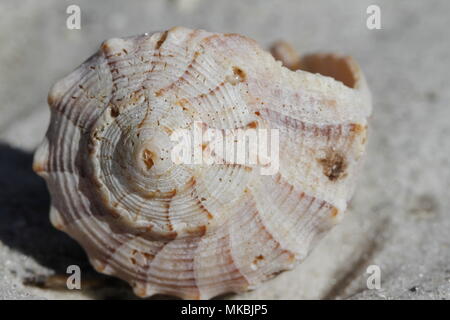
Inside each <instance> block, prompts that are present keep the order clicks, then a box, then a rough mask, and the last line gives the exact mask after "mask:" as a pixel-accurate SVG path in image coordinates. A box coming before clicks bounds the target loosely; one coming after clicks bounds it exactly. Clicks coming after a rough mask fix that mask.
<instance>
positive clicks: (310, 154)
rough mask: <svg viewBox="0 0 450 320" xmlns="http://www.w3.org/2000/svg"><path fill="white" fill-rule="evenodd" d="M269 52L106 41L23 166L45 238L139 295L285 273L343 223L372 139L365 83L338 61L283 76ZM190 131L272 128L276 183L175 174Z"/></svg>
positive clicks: (251, 44) (188, 167)
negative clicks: (182, 133) (46, 206)
mask: <svg viewBox="0 0 450 320" xmlns="http://www.w3.org/2000/svg"><path fill="white" fill-rule="evenodd" d="M286 52H287V53H286ZM272 53H273V54H270V53H269V52H266V51H264V50H263V49H261V48H260V47H259V46H258V44H257V43H256V42H255V41H253V40H251V39H249V38H247V37H244V36H241V35H237V34H220V33H210V32H206V31H203V30H191V29H187V28H182V27H176V28H172V29H170V30H168V31H165V32H157V33H154V34H144V35H140V36H134V37H128V38H115V39H110V40H107V41H105V42H104V43H103V44H102V46H101V48H100V50H99V51H98V52H97V53H96V54H94V55H93V56H92V57H91V58H89V59H88V60H87V61H86V62H84V63H83V64H82V65H81V66H79V67H78V68H77V69H76V70H75V71H73V72H72V73H70V74H69V75H68V76H67V77H65V78H63V79H62V80H60V81H59V82H57V83H56V84H55V85H54V86H53V88H52V89H51V91H50V93H49V97H48V103H49V105H50V109H51V121H50V125H49V128H48V131H47V134H46V136H45V138H44V141H43V142H42V144H41V145H40V147H39V148H38V150H37V151H36V153H35V159H34V164H33V168H34V170H35V171H36V172H37V173H38V174H39V175H41V176H42V177H44V178H45V180H46V182H47V185H48V188H49V190H50V193H51V196H52V206H51V212H50V218H51V222H52V224H53V225H54V226H55V227H56V228H58V229H60V230H62V231H64V232H66V233H67V234H69V235H70V236H71V237H73V238H74V239H76V240H77V241H78V242H79V243H80V244H81V245H82V246H83V248H84V249H85V250H86V252H87V254H88V256H89V260H90V262H91V263H92V265H93V266H94V267H95V269H96V270H98V271H99V272H102V273H105V274H109V275H114V276H116V277H119V278H121V279H123V280H125V281H127V282H128V283H130V285H131V286H132V287H133V289H134V292H135V293H136V294H137V295H138V296H141V297H148V296H151V295H154V294H168V295H174V296H178V297H181V298H191V299H192V298H193V299H208V298H211V297H214V296H217V295H220V294H224V293H228V292H242V291H246V290H250V289H254V288H256V287H257V286H258V285H259V284H260V283H262V282H263V281H264V280H267V279H269V278H271V277H273V276H274V275H276V274H278V273H280V272H281V271H285V270H289V269H292V268H293V267H294V266H295V265H296V264H297V263H298V262H299V261H302V260H304V259H305V258H306V256H307V255H308V253H309V252H310V250H311V248H312V247H313V246H314V243H315V242H316V241H317V240H318V239H320V237H321V236H322V235H323V234H324V233H325V232H326V231H328V230H329V229H330V228H331V227H332V226H334V225H335V224H336V223H337V222H338V221H339V220H340V219H341V217H342V215H343V212H344V211H345V210H346V207H347V204H348V202H349V201H350V199H351V197H352V194H353V192H354V189H355V183H356V178H357V175H358V172H359V170H360V167H361V163H362V159H363V154H364V150H365V144H366V140H367V139H366V137H367V118H368V116H369V115H370V113H371V98H370V93H369V90H368V89H367V85H366V81H365V79H364V76H363V74H362V72H361V70H360V69H359V67H358V65H357V64H356V63H355V62H354V61H353V59H351V58H349V57H340V56H337V55H310V56H306V57H304V58H302V59H301V60H300V61H299V63H298V66H296V67H292V65H296V63H294V62H292V59H294V58H295V57H292V55H291V57H287V59H288V60H289V59H290V60H289V61H290V69H289V68H287V67H285V66H282V62H281V61H278V60H276V59H279V60H283V57H282V56H283V55H286V54H288V55H289V54H290V53H289V50H287V49H286V47H284V45H283V44H281V45H280V46H278V47H277V48H275V50H273V51H272ZM274 57H275V58H276V59H275V58H274ZM286 66H287V65H286ZM295 69H298V70H295ZM196 123H201V124H202V128H201V130H205V128H214V129H218V130H236V129H246V128H252V129H277V130H278V132H279V134H278V145H279V147H278V148H279V166H278V170H276V172H275V173H273V174H261V171H260V170H258V168H260V167H261V166H264V165H263V164H262V163H259V162H257V163H253V164H239V163H234V162H227V161H222V162H217V163H176V162H174V161H173V158H172V157H171V151H172V150H173V148H174V146H175V144H176V142H175V141H173V139H172V138H171V137H172V135H173V133H174V132H177V130H182V129H184V130H195V125H196ZM202 132H203V131H202ZM194 144H195V143H194ZM201 147H202V148H201V150H202V152H203V151H204V152H206V151H207V150H208V146H207V145H204V144H203V145H202V146H201Z"/></svg>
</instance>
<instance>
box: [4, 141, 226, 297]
mask: <svg viewBox="0 0 450 320" xmlns="http://www.w3.org/2000/svg"><path fill="white" fill-rule="evenodd" d="M32 163H33V154H32V153H29V152H24V151H22V150H19V149H16V148H13V147H11V146H9V145H6V144H2V143H0V242H2V243H3V244H5V245H6V246H8V247H9V248H11V249H12V250H16V251H19V252H21V253H23V254H24V255H26V256H28V257H30V258H32V259H34V260H36V261H37V262H38V263H39V264H40V265H42V266H44V267H46V268H49V269H50V270H53V271H54V274H53V275H51V276H47V275H40V274H35V271H34V270H27V271H28V272H29V274H30V278H27V279H21V280H22V282H23V283H24V284H25V285H27V286H34V287H39V288H42V289H45V290H53V291H65V290H68V289H67V287H66V280H67V277H68V276H69V275H68V274H66V270H67V267H68V266H69V265H78V266H79V267H80V269H81V273H82V277H81V279H82V282H81V286H82V291H83V294H84V295H86V296H89V297H91V298H94V299H138V298H137V297H136V296H135V295H134V294H133V292H132V290H131V288H130V287H129V286H128V285H127V284H126V283H125V282H124V281H121V280H119V279H116V278H114V277H109V276H106V275H102V274H100V273H98V272H96V271H95V270H94V269H93V268H92V266H91V265H90V263H89V261H88V259H87V256H86V254H85V253H84V251H83V249H82V248H81V246H79V245H78V243H77V242H76V241H75V240H73V239H71V238H70V237H69V236H68V235H66V234H65V233H63V232H61V231H58V230H56V229H55V228H54V227H53V226H52V225H51V223H50V219H49V209H50V195H49V193H48V190H47V186H46V184H45V181H44V179H42V178H41V177H39V176H38V175H37V174H36V173H34V172H33V170H32ZM10 271H11V272H12V273H14V270H10ZM224 296H227V295H222V296H219V297H217V299H222V298H223V297H224ZM151 299H155V300H160V299H163V300H166V299H177V298H176V297H171V296H166V295H155V296H153V297H152V298H151Z"/></svg>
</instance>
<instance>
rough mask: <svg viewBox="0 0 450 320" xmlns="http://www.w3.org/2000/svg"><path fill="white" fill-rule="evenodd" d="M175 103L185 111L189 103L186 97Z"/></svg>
mask: <svg viewBox="0 0 450 320" xmlns="http://www.w3.org/2000/svg"><path fill="white" fill-rule="evenodd" d="M175 104H176V105H177V106H179V107H181V108H182V109H183V110H184V111H186V110H188V109H187V108H186V105H187V104H188V100H187V99H185V98H183V99H180V100H178V101H177V102H176V103H175Z"/></svg>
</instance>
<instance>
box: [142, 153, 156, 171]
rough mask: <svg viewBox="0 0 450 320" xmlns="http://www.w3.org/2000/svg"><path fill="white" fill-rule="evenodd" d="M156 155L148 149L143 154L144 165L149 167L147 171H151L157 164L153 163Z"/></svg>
mask: <svg viewBox="0 0 450 320" xmlns="http://www.w3.org/2000/svg"><path fill="white" fill-rule="evenodd" d="M154 156H155V155H154V154H153V152H151V151H150V150H148V149H145V150H144V151H143V152H142V160H143V161H144V163H145V165H146V166H147V169H148V170H150V169H151V168H152V167H153V165H154V164H155V163H154V162H153V159H152V158H153V157H154Z"/></svg>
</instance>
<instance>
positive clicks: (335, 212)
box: [331, 207, 339, 217]
mask: <svg viewBox="0 0 450 320" xmlns="http://www.w3.org/2000/svg"><path fill="white" fill-rule="evenodd" d="M338 214H339V210H338V208H336V207H333V208H332V209H331V216H332V217H337V215H338Z"/></svg>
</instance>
